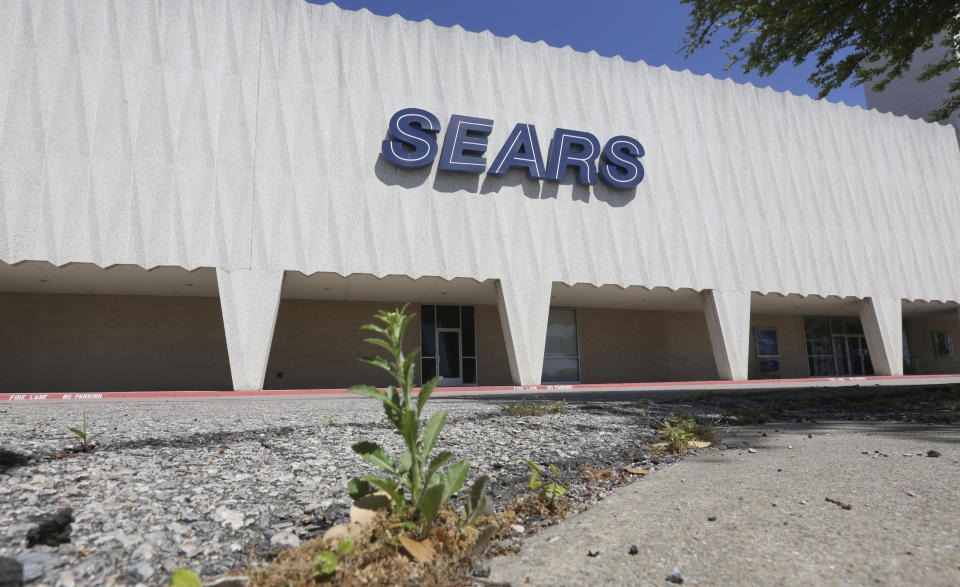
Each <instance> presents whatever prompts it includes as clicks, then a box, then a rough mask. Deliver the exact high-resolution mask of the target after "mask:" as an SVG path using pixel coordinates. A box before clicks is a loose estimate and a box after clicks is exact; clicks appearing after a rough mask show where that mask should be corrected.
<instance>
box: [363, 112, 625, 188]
mask: <svg viewBox="0 0 960 587" xmlns="http://www.w3.org/2000/svg"><path fill="white" fill-rule="evenodd" d="M492 130H493V121H492V120H489V119H486V118H474V117H472V116H461V115H459V114H454V115H453V116H451V117H450V122H449V123H448V124H447V131H446V132H445V133H444V136H443V148H442V149H441V148H440V147H439V146H438V145H437V133H439V132H440V121H439V120H438V119H437V117H436V116H434V115H433V114H431V113H430V112H427V111H426V110H421V109H419V108H404V109H403V110H400V111H399V112H397V113H396V114H394V115H393V117H392V118H391V119H390V129H389V135H390V138H389V139H387V140H385V141H383V147H382V151H383V156H384V157H385V158H386V159H387V161H390V162H391V163H393V164H394V165H396V166H397V167H403V168H406V169H417V168H420V167H427V166H429V165H430V164H431V163H433V160H434V159H436V158H437V153H438V152H439V154H440V164H439V165H438V166H437V169H438V170H439V171H459V172H463V173H477V174H480V173H483V172H484V171H486V172H487V173H489V174H491V175H503V174H505V173H506V172H507V171H509V170H510V169H511V168H514V167H519V168H522V169H526V170H527V175H528V176H529V177H530V178H531V179H546V180H548V181H563V180H564V178H566V176H567V169H568V168H570V167H572V168H574V169H575V170H576V173H577V182H578V183H581V184H583V185H594V184H596V183H597V176H598V175H599V176H600V179H602V180H603V182H604V183H605V184H607V185H608V186H610V187H612V188H614V189H620V190H625V189H630V188H632V187H635V186H636V185H638V184H639V183H640V182H641V181H643V165H642V164H641V163H640V158H641V157H643V146H641V145H640V142H639V141H637V140H636V139H634V138H631V137H627V136H616V137H613V138H612V139H610V140H609V141H607V143H606V144H605V145H604V146H603V148H602V149H601V148H600V141H598V140H597V137H595V136H593V135H592V134H590V133H588V132H583V131H579V130H569V129H566V128H558V129H556V130H555V131H553V141H552V142H551V145H550V153H549V154H548V156H547V163H546V165H544V162H543V155H542V151H541V150H540V142H539V140H538V139H537V129H536V128H534V126H533V125H532V124H523V123H520V124H517V125H516V126H514V127H513V130H512V131H510V136H508V137H507V140H506V141H505V142H504V143H503V146H502V147H500V150H499V151H498V152H497V155H496V157H494V158H493V163H491V164H490V167H489V168H488V167H487V160H486V159H485V158H484V154H485V153H486V152H487V136H488V135H489V134H490V132H491V131H492Z"/></svg>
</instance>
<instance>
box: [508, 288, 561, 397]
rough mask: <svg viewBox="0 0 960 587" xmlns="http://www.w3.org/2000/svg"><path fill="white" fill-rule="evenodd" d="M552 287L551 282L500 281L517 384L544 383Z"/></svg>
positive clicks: (513, 371)
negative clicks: (544, 354)
mask: <svg viewBox="0 0 960 587" xmlns="http://www.w3.org/2000/svg"><path fill="white" fill-rule="evenodd" d="M552 287H553V283H551V282H549V281H547V282H540V281H535V280H533V279H529V280H524V279H521V280H514V279H502V280H500V281H498V282H497V308H498V309H499V310H500V324H501V325H502V326H503V338H504V340H505V341H506V343H507V359H508V360H509V362H510V375H511V376H512V377H513V383H514V385H539V384H540V377H541V375H543V351H544V347H545V345H546V343H547V317H548V316H549V314H550V291H551V289H552Z"/></svg>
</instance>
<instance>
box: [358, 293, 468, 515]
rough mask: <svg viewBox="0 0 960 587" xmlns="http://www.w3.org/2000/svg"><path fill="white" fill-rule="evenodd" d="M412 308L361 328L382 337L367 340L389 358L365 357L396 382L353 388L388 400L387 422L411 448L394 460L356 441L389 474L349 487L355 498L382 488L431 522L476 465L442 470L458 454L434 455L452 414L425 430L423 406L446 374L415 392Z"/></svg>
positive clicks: (440, 416) (460, 464) (442, 415)
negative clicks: (407, 342)
mask: <svg viewBox="0 0 960 587" xmlns="http://www.w3.org/2000/svg"><path fill="white" fill-rule="evenodd" d="M406 309H407V307H406V306H403V308H400V309H396V310H393V311H392V312H386V311H383V310H381V311H379V312H377V314H376V315H375V318H376V319H377V320H378V321H380V322H381V323H382V326H381V325H377V324H365V325H364V326H362V327H361V328H363V329H365V330H371V331H373V332H375V333H376V334H377V335H378V337H376V338H368V339H366V340H365V342H368V343H370V344H373V345H377V346H379V347H381V348H382V349H384V350H386V351H387V353H388V355H389V356H388V358H386V359H385V358H383V357H376V356H367V357H361V359H360V360H361V361H363V362H365V363H369V364H370V365H374V366H376V367H379V368H381V369H383V370H385V371H387V372H388V373H390V374H391V375H392V376H393V378H394V380H395V381H396V384H395V385H391V386H390V387H388V388H387V390H386V391H385V392H382V391H379V390H378V389H376V388H375V387H371V386H369V385H358V386H354V387H351V388H350V391H352V392H353V393H356V394H359V395H363V396H366V397H369V398H373V399H376V400H378V401H380V402H381V403H382V405H383V410H384V412H385V414H386V417H387V421H388V422H390V424H392V425H393V427H394V432H395V433H396V434H397V435H399V436H400V437H402V438H403V443H404V445H405V447H406V450H405V451H404V452H403V453H402V454H401V455H400V457H399V458H393V457H392V456H390V455H389V454H387V452H386V451H385V450H384V449H383V447H381V446H380V445H378V444H376V443H373V442H358V443H356V444H354V445H353V450H354V452H356V453H357V454H358V455H360V458H362V459H363V460H365V461H367V462H368V463H370V464H372V465H375V466H376V467H378V468H379V469H380V470H381V471H382V472H383V473H386V475H384V476H381V475H373V474H370V475H365V476H364V477H363V478H362V479H352V480H351V481H350V483H349V484H348V486H347V490H348V492H349V493H350V496H351V497H353V498H354V499H358V498H360V497H363V496H364V495H368V494H370V493H373V492H374V491H376V490H377V489H380V490H381V491H383V492H385V493H387V494H388V495H389V496H390V497H391V498H392V499H393V502H394V507H395V508H396V509H397V510H400V511H406V510H411V509H412V510H413V512H414V514H415V515H417V516H418V517H419V519H420V520H421V521H422V522H423V523H425V524H426V525H427V526H430V525H432V523H433V521H434V519H435V518H436V516H437V513H438V512H439V511H440V508H441V507H442V506H443V504H444V503H445V502H446V501H447V499H449V498H450V497H451V496H452V495H453V494H454V493H456V492H457V491H459V490H460V488H461V487H463V483H464V481H465V480H466V478H467V473H468V471H469V470H470V463H468V462H467V461H460V462H458V463H454V464H453V465H450V466H449V467H448V468H447V470H446V471H445V472H443V473H441V472H440V469H441V467H443V466H444V465H445V464H447V462H449V461H450V460H451V459H453V454H452V453H449V452H446V451H443V452H440V453H437V454H436V455H434V456H433V457H431V453H432V452H433V448H434V446H435V445H436V442H437V439H438V438H439V436H440V431H441V430H442V429H443V426H444V424H446V421H447V413H446V412H438V413H436V414H434V415H433V416H431V417H430V419H429V420H427V423H426V424H425V425H424V426H423V428H422V431H421V427H420V420H421V415H422V413H423V407H424V405H426V403H427V400H428V399H429V398H430V395H431V394H432V393H433V390H434V389H435V388H436V386H437V383H438V382H439V381H440V379H441V378H440V377H434V378H433V379H431V380H430V381H428V382H426V383H425V384H424V386H423V388H422V389H421V390H420V393H419V394H417V395H416V396H414V394H413V382H414V364H415V362H416V361H415V359H416V356H417V353H418V349H415V350H413V351H411V352H410V353H408V354H404V352H403V333H404V330H406V327H407V325H408V324H409V323H410V321H411V320H412V319H413V314H407V313H406ZM414 397H415V398H416V399H415V400H414Z"/></svg>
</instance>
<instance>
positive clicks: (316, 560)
mask: <svg viewBox="0 0 960 587" xmlns="http://www.w3.org/2000/svg"><path fill="white" fill-rule="evenodd" d="M339 562H340V559H339V558H338V557H337V554H336V553H335V552H333V551H332V550H321V551H320V552H318V553H317V554H316V555H315V556H314V557H313V566H314V567H316V569H317V570H316V571H314V573H313V575H312V576H313V579H314V580H315V581H320V582H323V581H329V580H330V579H333V576H334V574H336V572H337V564H339Z"/></svg>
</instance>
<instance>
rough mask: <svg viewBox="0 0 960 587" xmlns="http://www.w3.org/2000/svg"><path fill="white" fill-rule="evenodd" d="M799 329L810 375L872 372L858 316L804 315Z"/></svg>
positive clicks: (847, 375) (853, 375)
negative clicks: (801, 331)
mask: <svg viewBox="0 0 960 587" xmlns="http://www.w3.org/2000/svg"><path fill="white" fill-rule="evenodd" d="M803 331H804V337H805V339H806V346H807V364H808V365H809V368H810V376H811V377H831V376H838V377H860V376H864V375H873V363H872V362H871V361H870V350H869V349H868V348H867V338H866V336H864V334H863V327H862V326H861V324H860V319H859V318H853V317H837V316H834V317H827V316H822V317H821V316H808V317H806V318H804V319H803Z"/></svg>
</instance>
